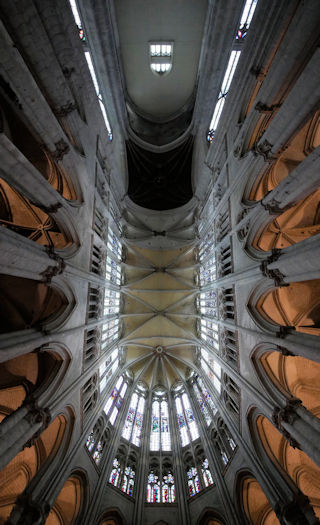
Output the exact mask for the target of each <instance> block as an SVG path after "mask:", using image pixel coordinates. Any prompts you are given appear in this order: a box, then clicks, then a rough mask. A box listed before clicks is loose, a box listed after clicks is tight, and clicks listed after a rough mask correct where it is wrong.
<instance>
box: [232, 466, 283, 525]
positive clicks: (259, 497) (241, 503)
mask: <svg viewBox="0 0 320 525" xmlns="http://www.w3.org/2000/svg"><path fill="white" fill-rule="evenodd" d="M234 487H235V502H236V507H237V510H238V515H239V516H242V519H243V522H244V523H245V524H246V525H280V522H279V520H278V518H277V516H276V514H275V512H274V510H273V508H272V506H271V504H270V502H269V500H268V498H267V496H266V495H265V493H264V491H263V489H262V487H261V486H260V484H259V483H258V481H257V480H256V478H255V477H254V476H253V474H252V473H251V472H250V471H240V472H239V473H238V475H237V477H236V482H235V485H234Z"/></svg>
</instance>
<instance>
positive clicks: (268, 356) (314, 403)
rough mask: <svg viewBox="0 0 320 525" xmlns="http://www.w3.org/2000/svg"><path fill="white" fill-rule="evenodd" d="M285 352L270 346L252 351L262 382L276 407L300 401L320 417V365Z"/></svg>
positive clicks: (257, 372)
mask: <svg viewBox="0 0 320 525" xmlns="http://www.w3.org/2000/svg"><path fill="white" fill-rule="evenodd" d="M282 350H283V349H281V348H279V347H278V346H277V345H274V344H267V343H264V344H262V345H259V346H258V347H257V348H256V349H254V350H253V352H252V354H251V359H252V362H253V366H254V369H255V371H256V374H257V375H258V377H259V380H260V381H261V383H262V385H263V387H264V388H265V389H266V390H267V392H268V393H269V395H270V397H271V398H272V399H273V400H274V401H275V402H276V403H277V404H280V405H281V404H282V403H283V402H284V401H285V400H286V399H290V398H292V397H293V398H295V399H296V398H298V399H301V401H302V403H303V405H304V406H305V407H306V408H307V410H309V411H310V412H311V413H312V414H313V415H315V416H317V417H320V406H319V393H320V388H319V386H318V383H319V374H320V364H319V363H316V362H314V361H311V360H309V359H306V358H304V357H301V356H296V355H290V354H289V353H287V354H286V353H285V352H286V350H285V349H284V352H283V351H282Z"/></svg>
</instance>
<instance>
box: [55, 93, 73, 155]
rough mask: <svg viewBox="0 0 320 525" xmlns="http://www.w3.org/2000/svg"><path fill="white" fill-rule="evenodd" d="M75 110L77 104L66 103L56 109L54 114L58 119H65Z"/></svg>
mask: <svg viewBox="0 0 320 525" xmlns="http://www.w3.org/2000/svg"><path fill="white" fill-rule="evenodd" d="M76 109H77V104H75V103H74V102H67V103H66V104H64V105H63V106H60V107H59V108H57V109H56V110H55V112H54V113H55V115H56V116H57V117H58V118H60V117H66V116H67V115H68V114H69V113H72V111H75V110H76ZM56 145H57V144H56Z"/></svg>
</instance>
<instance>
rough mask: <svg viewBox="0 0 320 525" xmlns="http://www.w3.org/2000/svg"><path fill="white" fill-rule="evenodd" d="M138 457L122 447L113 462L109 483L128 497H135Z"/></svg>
mask: <svg viewBox="0 0 320 525" xmlns="http://www.w3.org/2000/svg"><path fill="white" fill-rule="evenodd" d="M136 466H137V457H136V455H135V453H134V451H132V450H130V448H127V447H125V446H124V445H120V447H119V449H118V452H117V455H116V457H115V459H114V460H113V465H112V467H113V468H112V470H111V473H110V476H109V483H111V485H113V486H114V487H117V488H119V489H120V490H121V491H122V492H124V493H125V494H127V495H128V496H134V485H135V477H136Z"/></svg>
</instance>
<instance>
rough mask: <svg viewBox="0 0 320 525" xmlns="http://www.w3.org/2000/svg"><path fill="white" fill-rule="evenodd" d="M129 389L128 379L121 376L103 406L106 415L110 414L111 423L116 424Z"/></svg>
mask: <svg viewBox="0 0 320 525" xmlns="http://www.w3.org/2000/svg"><path fill="white" fill-rule="evenodd" d="M127 389H128V383H127V381H126V380H125V379H124V377H123V376H120V377H119V378H118V380H117V382H116V384H115V386H114V388H113V390H112V392H111V395H110V397H109V399H108V400H107V402H106V404H105V405H104V408H103V410H104V413H105V414H106V416H108V418H109V421H110V423H111V425H114V423H115V421H116V419H117V417H118V414H119V411H120V408H121V406H122V403H123V400H124V397H125V395H126V392H127Z"/></svg>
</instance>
